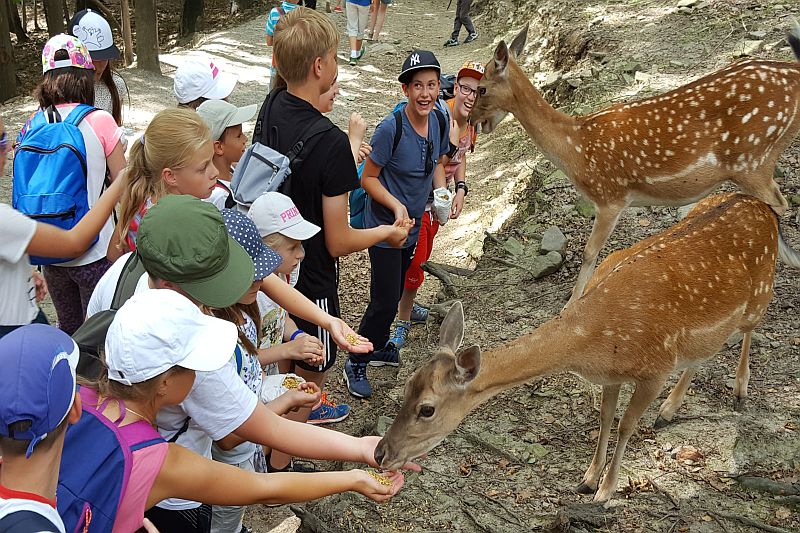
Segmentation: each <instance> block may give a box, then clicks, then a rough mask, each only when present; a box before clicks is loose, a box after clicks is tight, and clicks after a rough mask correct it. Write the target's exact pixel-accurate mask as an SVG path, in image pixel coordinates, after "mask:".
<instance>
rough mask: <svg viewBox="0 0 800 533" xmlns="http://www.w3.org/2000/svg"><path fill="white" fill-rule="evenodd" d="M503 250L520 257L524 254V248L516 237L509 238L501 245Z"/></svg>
mask: <svg viewBox="0 0 800 533" xmlns="http://www.w3.org/2000/svg"><path fill="white" fill-rule="evenodd" d="M503 248H505V250H506V252H508V253H510V254H511V255H522V254H523V253H524V252H525V247H524V246H523V245H522V243H521V242H519V240H517V238H516V237H509V238H508V239H506V241H505V242H504V243H503Z"/></svg>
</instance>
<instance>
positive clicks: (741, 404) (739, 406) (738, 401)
mask: <svg viewBox="0 0 800 533" xmlns="http://www.w3.org/2000/svg"><path fill="white" fill-rule="evenodd" d="M733 410H734V411H736V412H737V413H743V412H745V411H747V398H734V399H733Z"/></svg>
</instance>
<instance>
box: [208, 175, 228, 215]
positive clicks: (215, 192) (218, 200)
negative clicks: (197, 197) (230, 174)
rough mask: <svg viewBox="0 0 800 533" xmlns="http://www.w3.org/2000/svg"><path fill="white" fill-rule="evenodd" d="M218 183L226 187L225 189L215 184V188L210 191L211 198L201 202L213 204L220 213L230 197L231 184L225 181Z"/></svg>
mask: <svg viewBox="0 0 800 533" xmlns="http://www.w3.org/2000/svg"><path fill="white" fill-rule="evenodd" d="M218 181H219V182H220V183H222V184H223V185H224V186H225V187H227V189H225V188H223V187H220V186H219V184H217V186H216V187H214V188H213V189H212V190H211V196H209V197H208V198H205V199H204V200H203V201H204V202H209V203H212V204H214V205H215V206H217V209H219V210H220V211H222V210H223V209H225V202H226V201H227V200H228V196H230V195H231V192H230V190H231V182H230V181H225V180H218Z"/></svg>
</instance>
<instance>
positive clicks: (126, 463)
mask: <svg viewBox="0 0 800 533" xmlns="http://www.w3.org/2000/svg"><path fill="white" fill-rule="evenodd" d="M80 395H81V401H82V404H83V413H82V414H81V418H80V420H78V423H77V424H73V425H71V426H70V427H69V428H67V434H66V437H65V439H64V452H63V455H62V456H61V468H60V470H59V473H58V489H57V491H56V501H57V506H58V514H59V515H61V518H62V519H63V520H64V527H65V530H66V531H67V533H70V532H74V533H78V532H82V531H86V530H88V531H91V532H92V533H111V530H112V528H113V526H114V520H115V519H116V516H117V511H118V509H119V505H120V503H121V502H122V499H123V498H124V497H125V490H126V489H127V488H128V482H129V481H130V476H131V470H132V468H133V452H135V451H136V450H141V449H142V448H147V447H148V446H153V445H156V444H161V443H163V442H165V440H164V439H163V438H162V437H161V435H159V434H158V432H157V431H156V430H155V429H154V428H153V427H152V426H151V425H150V424H148V423H147V422H146V421H144V420H139V421H137V422H134V423H132V424H127V425H125V426H122V427H120V426H119V424H120V422H122V420H123V419H124V418H125V407H124V404H123V403H122V402H121V401H120V411H121V412H122V413H123V414H122V415H121V416H120V418H119V419H118V420H116V421H115V422H112V421H111V420H109V419H108V418H106V417H105V416H104V415H103V414H102V412H103V410H104V409H105V406H106V404H107V403H108V401H109V400H105V401H104V402H103V403H102V404H100V405H99V406H98V405H97V403H98V396H97V392H96V391H94V390H92V389H89V388H87V387H81V389H80ZM187 426H188V419H187V422H186V423H184V428H185V427H187ZM184 428H181V429H182V431H185V429H184Z"/></svg>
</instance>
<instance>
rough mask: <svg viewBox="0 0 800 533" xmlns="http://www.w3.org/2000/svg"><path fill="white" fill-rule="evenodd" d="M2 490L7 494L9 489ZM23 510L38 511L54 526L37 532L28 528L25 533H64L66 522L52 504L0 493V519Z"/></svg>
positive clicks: (37, 512)
mask: <svg viewBox="0 0 800 533" xmlns="http://www.w3.org/2000/svg"><path fill="white" fill-rule="evenodd" d="M2 492H3V494H5V493H6V492H7V490H6V489H4V490H2ZM8 492H10V491H8ZM33 496H35V495H33ZM21 511H29V512H32V513H36V514H38V515H40V516H42V517H43V518H44V519H46V520H47V521H49V522H50V523H51V524H52V527H48V528H47V529H40V530H39V531H36V532H33V531H27V530H26V531H25V532H24V533H55V532H57V533H64V522H62V520H61V517H60V516H58V512H57V511H56V510H55V508H53V506H52V505H48V504H46V503H44V502H40V501H37V500H30V499H27V498H14V497H9V498H8V499H6V498H5V497H4V495H0V520H2V519H3V518H5V517H6V516H8V515H10V514H12V513H17V512H21Z"/></svg>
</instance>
